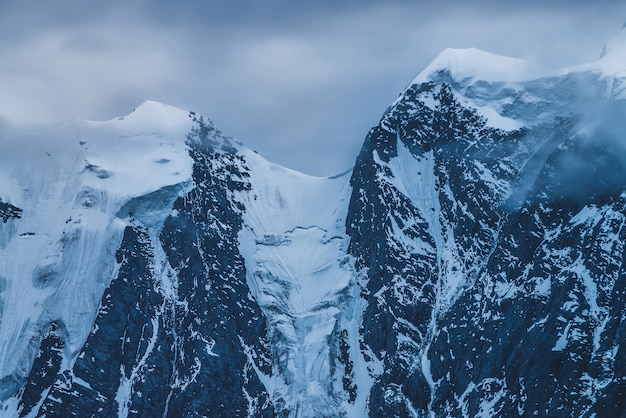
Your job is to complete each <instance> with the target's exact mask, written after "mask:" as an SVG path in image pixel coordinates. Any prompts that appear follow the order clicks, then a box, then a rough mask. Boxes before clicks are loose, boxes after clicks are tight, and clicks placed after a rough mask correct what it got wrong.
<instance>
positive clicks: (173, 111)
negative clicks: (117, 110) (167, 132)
mask: <svg viewBox="0 0 626 418" xmlns="http://www.w3.org/2000/svg"><path fill="white" fill-rule="evenodd" d="M117 120H120V121H126V122H127V123H132V124H140V125H148V126H149V125H153V126H161V127H168V126H176V125H180V124H189V123H190V119H189V112H188V111H187V110H183V109H179V108H177V107H174V106H169V105H166V104H164V103H160V102H156V101H153V100H146V101H145V102H143V103H141V104H140V105H139V106H137V107H136V108H134V109H133V111H132V112H131V113H129V114H128V115H126V116H123V117H121V118H118V119H117Z"/></svg>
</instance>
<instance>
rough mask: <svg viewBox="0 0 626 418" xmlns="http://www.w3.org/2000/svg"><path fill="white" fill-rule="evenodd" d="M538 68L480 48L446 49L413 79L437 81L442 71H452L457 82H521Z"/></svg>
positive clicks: (449, 72)
mask: <svg viewBox="0 0 626 418" xmlns="http://www.w3.org/2000/svg"><path fill="white" fill-rule="evenodd" d="M534 72H535V71H533V68H532V66H531V65H530V64H528V63H527V62H526V61H524V60H522V59H518V58H510V57H504V56H501V55H496V54H492V53H489V52H485V51H482V50H480V49H477V48H467V49H454V48H447V49H444V50H443V51H442V52H441V53H440V54H439V55H438V56H437V58H435V59H434V60H433V62H432V63H430V65H429V66H428V67H426V69H424V71H422V72H421V73H420V75H418V76H417V78H416V79H415V80H414V81H413V83H414V84H416V83H423V82H426V81H430V80H433V79H434V78H435V77H436V75H437V74H439V73H448V74H449V75H450V77H452V79H454V80H456V81H464V80H467V79H474V80H483V81H491V82H493V81H521V80H527V79H530V78H532V75H533V74H534Z"/></svg>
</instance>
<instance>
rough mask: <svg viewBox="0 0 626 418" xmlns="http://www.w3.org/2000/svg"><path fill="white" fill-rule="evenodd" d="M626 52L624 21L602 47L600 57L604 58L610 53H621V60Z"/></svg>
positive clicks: (625, 25)
mask: <svg viewBox="0 0 626 418" xmlns="http://www.w3.org/2000/svg"><path fill="white" fill-rule="evenodd" d="M625 52H626V23H624V25H623V26H622V28H621V29H620V30H619V31H618V32H617V33H616V34H615V35H613V37H612V38H611V39H609V40H608V42H607V43H606V44H605V45H604V48H602V53H601V54H600V59H604V58H605V57H607V56H611V55H621V56H622V57H621V58H622V60H623V56H624V53H625Z"/></svg>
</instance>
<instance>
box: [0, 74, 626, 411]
mask: <svg viewBox="0 0 626 418" xmlns="http://www.w3.org/2000/svg"><path fill="white" fill-rule="evenodd" d="M606 83H607V81H606V80H605V79H603V78H601V77H600V76H599V75H597V74H596V73H592V72H581V73H573V74H568V75H565V76H562V77H549V78H542V79H538V80H533V81H529V82H519V83H515V84H508V83H504V82H481V81H473V80H471V79H464V80H462V81H457V80H454V79H453V78H452V77H451V76H450V74H446V73H445V71H444V72H439V73H437V74H435V75H434V76H433V77H432V79H431V80H430V81H425V82H420V83H418V84H413V85H411V86H410V87H409V88H408V89H407V90H406V91H404V92H403V94H402V96H401V97H400V98H399V99H398V101H396V102H395V103H394V104H393V105H392V106H391V107H390V108H389V109H388V110H387V112H386V113H385V114H384V116H383V118H382V119H381V121H380V123H379V124H378V125H377V126H375V127H374V128H372V129H371V130H370V132H369V134H368V136H367V138H366V139H365V142H364V144H363V147H362V150H361V152H360V154H359V155H358V157H357V159H356V163H355V166H354V169H353V170H352V173H351V177H350V180H349V187H348V188H344V189H342V190H343V191H342V192H341V193H343V194H342V195H340V196H339V197H338V196H336V195H332V196H331V195H330V194H331V193H330V192H328V194H327V195H326V194H324V193H327V192H326V190H333V192H332V193H335V192H337V190H339V189H341V187H336V186H332V187H329V188H328V189H326V188H325V187H326V185H327V182H336V181H341V178H342V177H341V176H338V177H334V178H329V179H312V178H309V177H306V176H301V175H296V174H294V173H293V172H290V171H288V170H285V169H283V168H280V167H277V166H274V165H272V164H270V163H268V162H266V161H265V160H262V159H260V157H257V156H254V155H253V154H252V153H249V152H247V151H246V150H245V149H244V148H243V147H242V146H240V145H239V144H237V143H236V142H234V141H232V140H231V139H229V138H225V137H223V136H222V134H221V133H220V132H219V131H217V130H216V129H215V127H214V126H213V125H212V124H210V122H207V121H205V120H203V119H202V118H201V117H199V116H197V115H195V114H194V115H192V117H193V119H194V122H195V126H194V128H193V129H192V130H191V132H190V133H189V135H188V137H187V145H188V150H187V151H188V152H189V156H190V158H191V161H192V164H193V170H192V181H191V182H189V184H183V183H180V184H178V183H177V184H175V185H168V186H166V187H163V188H161V189H159V190H157V191H154V192H151V193H149V194H146V195H143V196H139V197H135V198H133V199H131V200H130V201H128V202H125V203H124V205H122V206H121V209H119V211H117V214H116V215H115V216H116V217H117V219H118V220H119V222H122V223H123V224H124V225H125V226H124V229H123V236H122V238H121V241H120V243H119V244H116V247H115V248H114V249H113V251H112V254H113V257H114V258H115V269H114V275H113V279H112V281H111V282H110V284H108V285H106V288H105V290H104V293H103V295H102V298H101V301H100V305H99V308H98V310H97V312H94V313H93V316H92V318H93V326H92V328H91V329H92V330H91V333H90V334H89V336H88V338H87V339H86V341H84V342H82V341H81V344H79V348H78V349H72V348H71V347H72V344H71V343H72V339H71V334H70V331H69V330H68V327H67V324H65V323H63V322H62V321H58V320H56V321H55V320H53V321H48V322H42V324H41V325H40V327H39V328H38V329H37V333H35V334H34V335H33V337H32V339H31V343H30V344H29V347H31V349H33V350H34V351H35V352H34V354H33V355H32V358H33V362H32V367H31V369H30V374H28V377H27V378H26V379H25V381H24V380H23V379H22V380H20V379H19V378H18V377H9V378H7V379H5V380H6V382H4V383H6V384H4V383H3V384H4V386H3V387H4V388H9V389H4V390H5V392H7V393H8V392H10V391H13V395H12V394H11V393H9V394H8V395H7V394H6V393H4V392H3V395H2V396H3V397H4V398H6V399H9V398H11V396H14V397H13V398H12V399H15V400H16V401H15V405H16V407H15V408H16V411H18V412H19V414H20V415H21V416H171V417H176V416H207V417H222V416H223V417H235V416H236V417H239V416H241V417H246V416H254V417H257V416H267V417H269V416H283V417H311V416H315V417H326V416H328V417H352V416H358V417H360V416H372V417H404V416H418V417H421V416H463V417H475V416H563V417H569V416H581V417H593V416H616V417H619V416H626V411H625V405H624V402H626V401H625V400H624V399H626V398H625V397H624V395H625V392H626V382H625V380H624V376H625V375H626V360H625V359H626V357H625V355H624V350H623V349H622V341H623V339H624V335H626V334H625V332H626V330H625V329H624V325H623V324H624V323H626V321H624V312H625V309H626V307H625V303H626V294H625V292H626V287H625V286H626V281H625V277H626V271H625V266H626V263H625V259H624V249H625V243H626V157H624V155H626V154H625V153H624V152H623V151H624V132H626V129H624V128H626V126H625V122H624V120H626V118H623V117H622V116H623V115H624V112H623V110H624V105H623V102H622V101H620V99H619V95H617V93H619V91H620V90H619V88H621V87H620V85H621V84H620V83H618V82H617V81H614V82H612V84H611V86H607V85H606ZM616 86H617V87H616ZM607 88H608V89H609V90H610V88H618V90H615V91H613V93H615V92H617V93H616V94H613V93H611V94H609V95H608V98H607V96H606V94H605V93H606V91H607ZM611 91H612V90H611ZM620 94H621V93H620ZM599 109H600V110H602V111H601V112H598V110H599ZM607 109H608V110H607ZM494 112H495V113H494ZM590 115H591V116H590ZM598 115H599V116H598ZM172 158H174V157H172ZM156 161H157V164H159V166H163V167H167V165H168V164H169V163H170V160H168V161H165V160H163V159H157V160H156ZM277 173H281V174H280V175H279V174H277ZM281 176H282V177H281ZM98 178H99V177H98ZM111 178H114V176H111ZM99 179H100V178H99ZM285 179H288V181H287V180H285ZM100 180H102V181H108V180H109V178H104V179H100ZM346 181H347V180H346ZM328 184H330V183H328ZM337 184H339V183H337ZM85 190H86V189H85ZM90 190H91V189H90ZM320 190H322V191H323V192H320ZM337 193H339V192H337ZM92 194H94V195H95V191H93V193H92ZM90 196H91V195H90ZM294 196H295V197H294ZM303 196H305V197H307V198H309V199H310V200H306V199H305V198H304V197H303ZM311 196H314V198H315V199H322V200H323V202H321V204H320V202H316V201H314V200H315V199H313V198H311ZM83 197H85V196H82V195H81V200H80V201H79V202H78V203H77V205H81V204H82V203H81V202H84V201H86V200H85V199H83ZM86 197H89V196H86ZM324 202H327V203H324ZM307 204H308V205H311V204H315V208H316V209H315V211H318V209H317V208H318V206H319V208H321V209H319V211H323V209H326V207H327V206H330V205H335V206H333V207H330V208H329V213H331V214H332V216H331V217H330V218H329V219H331V222H330V224H332V225H335V226H336V225H339V226H338V229H337V230H334V229H332V225H331V226H330V227H329V226H328V225H326V224H324V225H322V223H312V224H309V223H307V222H309V220H308V218H307V217H306V216H304V215H303V214H304V213H305V212H306V213H307V216H311V213H312V212H315V211H312V210H311V208H309V207H305V206H306V205H307ZM294 208H295V209H294ZM291 210H296V211H300V212H298V213H296V214H295V215H294V213H291V212H289V213H288V212H287V211H291ZM281 211H284V212H281ZM7 213H9V214H11V215H10V216H8V217H7V218H6V219H5V222H7V221H8V220H9V219H12V218H19V216H20V212H19V209H17V208H15V207H13V206H11V205H9V204H7V203H4V202H0V214H2V215H1V216H3V217H4V216H5V215H4V214H7ZM314 214H315V213H314ZM300 215H302V216H300ZM284 218H289V222H292V223H289V222H288V221H286V220H285V219H284ZM292 218H293V220H292ZM305 218H307V219H305ZM313 218H315V217H312V219H313ZM3 219H4V218H3ZM315 219H317V218H315ZM326 220H327V219H326ZM333 222H334V224H333ZM10 224H11V223H10V222H9V225H10ZM268 225H269V226H268ZM284 225H286V226H284ZM279 226H280V227H283V226H284V228H283V229H279ZM7 230H8V229H7ZM344 244H345V245H344ZM322 249H323V251H322ZM294 251H295V252H294ZM318 261H319V262H318ZM270 262H271V263H274V264H273V265H271V266H269V265H268V263H270ZM51 266H53V267H54V266H55V265H54V264H51ZM304 267H307V268H309V267H310V269H309V270H306V269H305V268H304ZM49 270H50V271H53V269H52V267H50V268H49ZM37 272H38V275H37V277H39V278H40V280H39V281H38V282H37V283H38V286H39V288H41V289H43V290H45V289H47V288H49V287H53V286H55V285H56V284H55V283H61V282H62V280H61V278H62V274H57V275H56V276H54V277H52V276H50V274H48V270H45V269H40V270H37ZM329 272H330V273H329ZM331 273H332V274H331ZM55 274H56V273H55ZM49 277H52V278H50V279H47V278H49ZM329 277H330V279H329ZM46 280H47V281H46ZM39 282H41V283H39ZM3 283H4V282H3V279H2V278H1V277H0V292H4V291H5V290H6V288H8V285H6V284H3ZM43 290H42V291H43ZM68 291H69V290H68ZM305 292H310V293H311V294H313V293H314V297H313V296H311V295H309V294H304V293H305ZM2 295H3V293H0V303H1V302H2ZM1 306H2V305H0V308H1ZM33 347H34V348H33ZM320 376H323V377H324V378H325V379H327V381H325V382H321V381H319V379H320V378H321V377H320ZM307 379H310V380H307ZM315 379H317V380H315ZM7 382H8V383H7ZM7 405H9V403H7ZM9 406H10V405H9ZM7 408H8V406H7V407H5V411H8V410H9V409H7ZM29 414H30V415H29Z"/></svg>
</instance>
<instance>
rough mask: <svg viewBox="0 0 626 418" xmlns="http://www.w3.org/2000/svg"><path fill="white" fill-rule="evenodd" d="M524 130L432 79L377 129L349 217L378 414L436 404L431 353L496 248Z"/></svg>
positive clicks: (360, 167)
mask: <svg viewBox="0 0 626 418" xmlns="http://www.w3.org/2000/svg"><path fill="white" fill-rule="evenodd" d="M523 137H524V132H523V131H512V132H506V131H502V130H499V129H496V128H493V127H490V126H489V125H488V124H487V120H486V119H485V118H484V117H481V116H480V115H479V114H478V113H477V112H476V111H474V110H472V109H470V108H467V107H464V106H462V105H460V103H459V102H458V101H457V100H456V99H455V97H454V93H453V91H452V89H451V88H450V86H449V85H448V84H446V83H442V84H435V83H432V82H430V83H424V84H419V85H413V86H412V87H410V88H409V89H408V90H407V91H405V92H404V94H403V97H402V98H401V99H400V100H399V101H398V102H397V103H396V104H395V105H394V106H393V107H392V108H391V109H390V110H388V112H387V114H386V115H385V117H384V118H383V120H382V121H381V124H380V125H379V126H378V127H376V128H374V129H372V130H371V131H370V133H369V135H368V138H367V139H366V143H365V145H364V147H363V149H362V151H361V154H360V156H359V158H358V160H357V165H356V167H355V170H354V172H353V175H352V179H351V183H352V187H353V188H354V189H355V190H358V191H359V193H354V194H353V196H352V200H351V202H350V209H349V215H348V220H347V224H346V225H347V230H348V233H349V234H350V236H351V241H350V251H351V253H352V254H353V255H354V256H355V257H356V258H357V266H358V267H359V268H360V269H367V280H366V281H365V289H364V297H365V298H366V299H367V300H368V305H367V308H366V312H365V317H364V322H363V335H364V342H365V343H366V344H367V346H368V347H369V348H370V349H371V350H372V352H373V354H374V355H375V356H376V360H377V361H381V362H383V372H382V374H381V375H380V376H379V378H378V379H377V381H376V383H375V385H374V389H373V391H372V394H371V397H370V411H371V413H372V415H373V416H398V415H407V416H408V415H411V414H413V413H417V414H424V413H426V412H427V411H428V410H429V404H430V402H431V394H430V392H431V387H433V386H434V382H433V378H432V375H431V370H430V366H429V362H430V360H429V359H428V356H427V353H426V350H427V348H428V345H429V343H430V339H431V338H432V335H433V333H434V332H435V331H436V330H437V328H438V326H439V325H438V323H439V316H440V315H441V314H442V313H444V312H446V311H447V310H448V309H449V308H450V306H452V305H453V304H454V303H455V299H456V297H457V296H458V294H459V293H460V292H461V291H462V290H464V289H465V288H466V287H467V286H469V285H471V282H472V280H473V277H475V275H476V274H477V272H478V271H479V270H480V269H481V268H482V264H483V263H484V260H485V257H486V256H487V255H488V254H489V253H490V252H491V251H492V250H493V246H494V242H495V235H496V234H497V229H498V223H499V216H498V213H497V209H498V206H500V205H502V203H503V202H504V201H505V200H506V197H507V194H508V192H509V190H510V183H511V181H512V180H513V179H514V177H515V174H516V172H517V170H518V169H519V167H520V166H521V163H522V162H523V157H524V156H525V155H526V154H527V153H528V152H527V150H526V149H520V148H521V146H520V142H521V139H522V138H523Z"/></svg>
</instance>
